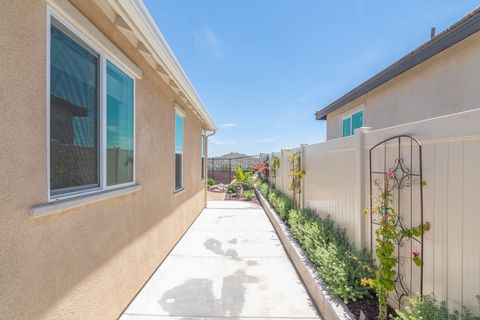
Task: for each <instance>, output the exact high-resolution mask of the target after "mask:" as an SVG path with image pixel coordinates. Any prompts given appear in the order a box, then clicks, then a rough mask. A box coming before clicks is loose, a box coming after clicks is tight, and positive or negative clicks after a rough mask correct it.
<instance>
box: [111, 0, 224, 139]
mask: <svg viewBox="0 0 480 320" xmlns="http://www.w3.org/2000/svg"><path fill="white" fill-rule="evenodd" d="M108 2H109V4H110V5H111V6H112V8H114V9H115V10H116V11H117V12H119V14H120V16H121V17H122V18H123V19H124V20H125V21H126V23H127V24H129V25H130V27H131V28H132V31H133V32H134V33H135V35H136V36H137V38H138V39H139V40H140V41H141V42H142V44H143V45H144V46H145V47H146V48H147V49H148V50H149V51H150V54H151V55H152V57H153V58H154V59H155V60H157V62H159V65H161V67H162V68H163V67H165V68H167V69H168V71H169V74H170V75H171V77H172V78H173V80H175V82H176V83H178V86H179V87H180V89H181V90H182V91H183V92H184V93H185V95H186V96H187V98H188V100H189V101H191V102H192V104H193V107H194V108H195V110H196V111H197V112H198V113H199V114H200V116H201V117H202V118H203V119H204V121H205V122H206V125H208V128H207V129H209V130H215V129H216V126H215V123H214V121H213V119H212V118H211V116H210V114H209V113H208V111H207V109H206V108H205V106H204V104H203V102H202V101H201V100H200V97H199V96H198V94H197V92H196V91H195V89H194V87H193V85H192V83H191V82H190V80H189V79H188V77H187V75H186V74H185V72H184V71H183V69H182V67H181V66H180V63H179V62H178V60H177V59H176V57H175V55H174V54H173V52H172V50H171V49H170V47H169V46H168V44H167V42H166V40H165V38H164V37H163V35H162V33H161V32H160V30H159V29H158V27H157V25H156V24H155V22H154V20H153V18H152V17H151V15H150V13H149V12H148V9H147V8H146V7H145V4H144V3H143V1H141V0H108Z"/></svg>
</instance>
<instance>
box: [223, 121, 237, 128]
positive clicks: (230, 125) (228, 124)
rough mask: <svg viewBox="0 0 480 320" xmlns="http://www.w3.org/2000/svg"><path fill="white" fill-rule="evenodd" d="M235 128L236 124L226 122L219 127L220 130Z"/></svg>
mask: <svg viewBox="0 0 480 320" xmlns="http://www.w3.org/2000/svg"><path fill="white" fill-rule="evenodd" d="M236 126H237V124H236V123H233V122H227V123H224V124H222V125H221V126H220V127H222V128H232V127H236Z"/></svg>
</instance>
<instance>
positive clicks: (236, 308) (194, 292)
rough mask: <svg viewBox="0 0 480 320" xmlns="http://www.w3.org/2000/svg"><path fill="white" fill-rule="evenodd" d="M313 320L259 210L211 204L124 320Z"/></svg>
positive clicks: (298, 283)
mask: <svg viewBox="0 0 480 320" xmlns="http://www.w3.org/2000/svg"><path fill="white" fill-rule="evenodd" d="M222 318H226V319H232V318H235V319H255V320H258V319H318V316H317V313H316V311H315V308H314V307H313V306H312V303H311V301H310V298H309V296H308V294H307V293H306V291H305V288H304V287H303V284H302V282H301V281H300V279H299V277H298V275H297V274H296V272H295V269H294V268H293V266H292V264H291V262H290V260H289V259H288V257H287V255H286V253H285V251H284V250H283V247H282V245H281V243H280V241H279V239H278V237H277V235H276V234H275V231H274V230H273V227H272V225H271V224H270V221H269V220H268V218H267V216H266V215H265V213H264V212H263V209H262V208H261V207H258V206H256V205H254V204H252V203H247V202H241V201H209V202H208V208H207V209H205V210H204V211H203V212H202V213H201V214H200V216H199V217H198V219H197V220H196V221H195V223H194V224H193V225H192V227H191V228H190V229H189V230H188V232H187V233H186V234H185V236H184V237H183V238H182V239H181V240H180V242H179V243H178V244H177V246H176V247H175V248H174V249H173V251H172V252H171V254H170V255H169V256H168V257H167V258H166V259H165V261H164V262H163V263H162V265H161V266H160V268H158V270H157V271H156V272H155V274H154V275H153V276H152V278H151V279H150V280H149V281H148V282H147V284H146V285H145V287H144V288H143V289H142V290H141V291H140V293H139V294H138V295H137V297H136V298H135V299H134V300H133V301H132V302H131V304H130V305H129V306H128V308H127V310H126V311H125V313H124V314H123V315H122V316H121V318H120V319H121V320H152V319H195V320H197V319H217V320H218V319H222Z"/></svg>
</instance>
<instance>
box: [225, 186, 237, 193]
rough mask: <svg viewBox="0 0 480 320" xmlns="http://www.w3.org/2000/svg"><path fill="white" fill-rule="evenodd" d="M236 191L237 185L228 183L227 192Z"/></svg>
mask: <svg viewBox="0 0 480 320" xmlns="http://www.w3.org/2000/svg"><path fill="white" fill-rule="evenodd" d="M236 191H237V188H236V187H235V185H233V184H229V185H227V192H228V193H234V192H236Z"/></svg>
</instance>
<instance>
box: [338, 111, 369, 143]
mask: <svg viewBox="0 0 480 320" xmlns="http://www.w3.org/2000/svg"><path fill="white" fill-rule="evenodd" d="M360 111H362V112H363V126H365V103H362V104H361V105H359V106H357V107H355V108H352V109H350V110H348V111H347V112H345V113H344V114H343V115H342V118H341V119H342V137H343V138H346V137H350V136H353V135H354V134H355V132H353V126H352V116H353V115H354V114H356V113H358V112H360ZM349 118H350V135H348V136H344V135H343V121H344V120H346V119H349ZM357 129H358V128H357Z"/></svg>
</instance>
